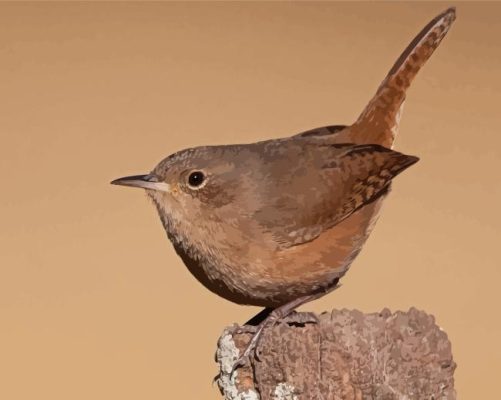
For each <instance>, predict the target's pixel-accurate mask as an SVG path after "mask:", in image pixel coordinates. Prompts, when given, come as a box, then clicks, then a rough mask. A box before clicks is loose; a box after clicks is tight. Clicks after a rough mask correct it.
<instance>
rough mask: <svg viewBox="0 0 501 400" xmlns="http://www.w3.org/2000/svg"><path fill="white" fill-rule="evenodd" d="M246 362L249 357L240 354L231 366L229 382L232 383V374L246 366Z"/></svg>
mask: <svg viewBox="0 0 501 400" xmlns="http://www.w3.org/2000/svg"><path fill="white" fill-rule="evenodd" d="M247 361H250V360H249V356H248V355H246V354H245V353H244V354H242V355H241V356H240V357H238V359H237V361H235V363H234V364H233V367H232V368H231V371H230V381H233V379H234V376H233V374H234V373H235V372H236V371H237V369H238V368H240V367H243V366H245V364H247Z"/></svg>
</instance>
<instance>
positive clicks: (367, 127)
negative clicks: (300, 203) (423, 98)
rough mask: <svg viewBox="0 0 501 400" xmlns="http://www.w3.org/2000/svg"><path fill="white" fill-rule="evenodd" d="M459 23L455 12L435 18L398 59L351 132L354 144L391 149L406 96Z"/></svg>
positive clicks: (451, 9)
mask: <svg viewBox="0 0 501 400" xmlns="http://www.w3.org/2000/svg"><path fill="white" fill-rule="evenodd" d="M455 19H456V10H455V8H453V7H452V8H449V9H447V10H445V11H444V12H442V13H441V14H439V15H437V16H436V17H435V18H433V19H432V20H431V21H430V22H429V23H428V24H427V25H426V26H425V27H424V28H423V29H422V30H421V32H419V34H418V35H417V36H416V37H415V38H414V40H413V41H412V42H411V43H410V44H409V45H408V46H407V48H406V49H405V50H404V52H403V53H402V54H401V55H400V57H399V58H398V59H397V61H396V62H395V64H394V65H393V67H392V68H391V69H390V71H389V72H388V75H387V76H386V78H385V79H384V80H383V82H382V83H381V85H380V86H379V88H378V89H377V91H376V94H375V95H374V97H373V98H372V99H371V101H370V102H369V103H368V104H367V106H366V107H365V109H364V110H363V111H362V113H361V114H360V116H359V117H358V119H357V120H356V122H355V123H354V124H353V125H351V126H350V127H349V128H348V129H347V132H346V133H347V134H348V136H349V139H350V142H351V143H357V144H364V143H375V144H380V145H383V146H385V147H391V146H392V144H393V141H394V139H395V136H396V134H397V132H398V126H399V120H400V115H401V112H402V107H403V104H404V100H405V92H406V90H407V89H408V88H409V86H410V84H411V82H412V80H413V79H414V77H415V76H416V74H417V73H418V71H419V70H420V69H421V67H422V66H423V65H424V64H425V63H426V61H427V60H428V59H429V58H430V56H431V55H432V54H433V52H434V51H435V49H436V48H437V47H438V46H439V44H440V42H441V41H442V39H443V38H444V37H445V35H446V34H447V32H448V31H449V28H450V27H451V25H452V23H453V22H454V20H455Z"/></svg>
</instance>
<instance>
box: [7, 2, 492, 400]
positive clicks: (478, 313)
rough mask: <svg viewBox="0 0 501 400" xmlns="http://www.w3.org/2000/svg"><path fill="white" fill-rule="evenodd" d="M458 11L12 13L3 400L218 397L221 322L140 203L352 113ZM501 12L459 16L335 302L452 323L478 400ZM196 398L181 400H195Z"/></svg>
mask: <svg viewBox="0 0 501 400" xmlns="http://www.w3.org/2000/svg"><path fill="white" fill-rule="evenodd" d="M448 5H449V4H444V3H434V4H431V3H427V4H425V3H420V4H396V3H394V4H389V3H386V4H363V3H359V4H353V5H350V4H334V3H330V4H328V3H323V4H314V3H309V4H295V3H275V4H265V3H261V4H249V3H247V4H246V3H238V4H236V3H235V4H229V3H227V4H209V3H205V4H193V3H185V4H167V3H164V4H144V3H143V4H140V3H136V4H117V3H115V4H19V3H18V4H1V5H0V57H1V58H0V93H1V95H0V96H1V99H2V100H1V107H0V135H1V137H0V138H1V142H0V143H1V144H0V146H1V147H0V153H1V154H0V176H1V179H0V184H1V192H0V193H1V196H0V221H1V230H0V245H1V253H0V323H1V329H0V398H1V399H6V400H20V399H22V400H32V399H37V400H45V399H47V400H68V399H71V400H80V399H81V400H89V399H93V400H109V399H121V400H129V399H130V400H133V399H134V400H137V399H148V400H155V399H170V398H178V399H218V398H219V394H218V391H217V389H216V387H215V386H212V385H211V379H212V377H213V376H214V375H215V374H216V365H215V364H214V362H213V354H214V350H215V342H216V339H217V338H218V335H219V333H220V331H221V330H222V328H223V327H224V326H225V325H227V324H231V323H232V322H234V321H239V322H243V321H245V320H246V319H247V318H249V317H250V316H251V315H252V314H253V313H255V312H256V311H258V310H257V309H256V308H251V307H242V306H238V305H234V304H231V303H229V302H227V301H225V300H222V299H220V298H218V297H216V296H215V295H213V294H212V293H210V292H208V291H207V290H206V289H205V288H203V287H202V286H201V285H200V284H199V283H198V282H196V281H195V279H194V278H192V277H191V276H190V275H189V273H188V271H187V270H186V269H185V267H184V266H183V265H182V263H181V261H180V260H179V259H178V258H177V256H176V255H175V253H174V251H173V249H172V247H171V245H170V243H169V242H168V240H167V238H166V236H165V234H164V232H163V230H162V228H161V224H160V222H159V221H158V220H157V216H156V212H155V210H154V209H153V207H152V206H151V204H149V202H148V201H147V200H146V198H145V196H144V194H143V193H141V192H140V191H139V190H132V189H127V188H122V187H113V186H110V185H109V181H110V180H111V179H113V178H116V177H119V176H123V175H129V174H136V173H144V172H148V171H149V170H150V169H151V168H152V167H153V166H154V165H155V164H156V162H158V161H159V160H160V159H162V158H163V157H164V156H166V155H168V154H169V153H172V152H174V151H176V150H179V149H182V148H185V147H189V146H195V145H201V144H223V143H228V142H248V141H256V140H260V139H265V138H269V137H280V136H285V135H289V134H293V133H296V132H299V131H301V130H305V129H308V128H313V127H316V126H320V125H326V124H332V123H347V122H351V121H352V120H353V119H354V118H355V117H356V116H357V115H358V113H359V112H360V111H361V109H362V107H363V106H364V104H365V102H366V101H367V100H368V99H369V98H370V97H371V96H372V94H373V92H374V91H375V89H376V87H377V85H378V84H379V82H380V80H381V79H382V78H383V77H384V75H385V74H386V72H387V70H388V69H389V67H390V66H391V65H392V63H393V62H394V60H395V59H396V57H397V56H398V55H399V53H400V51H401V50H403V48H404V47H405V46H406V45H407V43H408V42H409V41H410V40H411V39H412V37H413V35H414V34H416V33H417V32H418V31H419V30H420V29H421V27H422V26H424V24H426V23H427V22H428V20H430V19H431V18H432V17H433V16H434V15H435V14H437V13H438V12H440V11H442V10H443V9H444V8H445V7H447V6H448ZM500 37H501V4H468V3H459V4H458V20H457V21H456V23H455V25H454V26H453V28H452V30H451V32H450V33H449V35H448V37H447V38H446V39H445V40H444V42H443V43H442V46H441V47H440V48H439V49H438V50H437V52H436V53H435V54H434V56H433V57H432V59H431V61H430V62H429V64H428V65H426V67H425V68H424V70H423V71H422V72H421V74H420V75H419V76H418V77H417V79H416V81H415V82H414V86H413V87H412V89H411V90H410V92H409V95H408V100H407V103H406V107H405V112H404V117H403V119H402V125H401V131H400V133H401V136H400V138H399V139H398V141H397V149H399V150H402V151H404V152H407V153H410V154H416V155H419V156H420V157H421V161H420V163H418V164H417V166H415V167H412V168H411V169H410V170H409V171H406V172H405V173H404V174H403V175H402V176H400V177H398V178H397V180H396V182H395V185H394V190H393V193H392V195H391V197H390V198H389V199H388V200H387V201H386V204H385V207H384V210H383V213H382V215H381V218H380V221H379V223H378V225H377V227H376V229H375V231H374V233H373V235H372V237H371V239H370V240H369V242H368V244H367V246H366V248H365V249H364V251H363V252H362V254H361V255H360V257H359V258H358V259H357V260H356V262H355V263H354V265H353V267H352V269H351V272H350V273H349V274H348V275H347V276H346V277H345V278H344V279H343V284H344V285H343V287H342V289H341V290H339V291H337V292H336V293H335V294H332V295H329V296H327V297H325V298H323V299H321V300H319V301H316V302H314V303H312V304H310V305H308V306H306V307H305V308H306V309H310V310H315V311H322V310H328V309H331V308H333V307H336V308H343V307H347V308H358V309H360V310H363V311H367V312H370V311H376V310H380V309H381V308H383V307H389V308H391V309H393V310H398V309H401V310H406V309H408V308H409V307H411V306H415V307H418V308H420V309H424V310H427V311H429V312H432V313H433V314H435V316H436V318H437V321H438V323H439V324H440V325H441V326H442V327H443V328H444V329H445V330H446V331H447V332H448V334H449V337H450V338H451V340H452V343H453V350H454V355H455V359H456V361H457V363H458V368H457V373H456V377H457V389H458V392H459V394H460V396H461V398H464V399H474V398H482V397H486V398H487V397H488V395H489V393H490V394H491V395H493V396H495V393H498V392H499V385H498V380H499V371H500V368H501V347H500V346H499V338H500V335H501V320H500V317H499V315H501V313H500V311H499V307H500V301H499V300H500V285H501V268H500V262H499V261H500V259H499V255H498V254H499V250H500V233H501V232H500V230H501V229H500V225H501V221H500V219H501V218H500V212H499V205H500V202H501V185H500V184H499V183H500V175H499V171H500V168H501V156H500V153H501V150H500V145H501V133H500V131H499V126H500V118H499V111H498V110H499V107H500V104H501V95H500V93H501V79H500V77H499V71H500V69H501V45H500V39H499V38H500ZM174 395H175V396H174Z"/></svg>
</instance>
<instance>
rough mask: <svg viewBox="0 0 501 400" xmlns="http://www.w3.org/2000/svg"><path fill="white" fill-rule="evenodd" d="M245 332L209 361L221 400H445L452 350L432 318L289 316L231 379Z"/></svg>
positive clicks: (232, 334) (230, 337)
mask: <svg viewBox="0 0 501 400" xmlns="http://www.w3.org/2000/svg"><path fill="white" fill-rule="evenodd" d="M251 336H252V328H250V329H248V328H247V327H238V326H236V325H235V326H233V327H229V328H226V329H225V330H224V332H223V334H222V336H221V338H220V339H219V342H218V349H217V353H216V360H217V362H218V363H219V366H220V373H219V376H218V379H217V382H218V386H219V388H220V389H221V393H222V394H223V395H224V396H225V398H226V399H228V400H259V399H261V400H313V399H319V400H320V399H325V400H352V399H353V400H355V399H357V400H358V399H384V400H386V399H388V400H389V399H409V400H411V399H419V400H424V399H429V400H432V399H434V400H439V399H440V400H452V399H455V398H456V394H455V390H454V377H453V374H454V369H455V367H456V364H455V363H454V361H453V359H452V353H451V344H450V342H449V340H448V338H447V335H446V333H445V332H444V331H442V330H441V329H440V328H439V327H438V326H437V325H436V324H435V319H434V317H433V316H431V315H429V314H426V313H425V312H423V311H418V310H416V309H414V308H411V309H410V310H409V311H408V312H401V311H398V312H395V313H393V314H392V313H391V312H390V311H389V310H387V309H385V310H383V311H382V312H380V313H373V314H363V313H361V312H360V311H357V310H352V311H349V310H341V311H338V310H334V311H332V313H322V314H320V315H319V316H317V318H311V314H308V313H294V314H292V315H291V316H290V317H288V318H286V319H284V320H283V321H281V322H279V323H277V324H276V325H275V326H274V327H273V328H269V329H267V330H266V331H265V332H264V333H263V337H262V338H261V340H260V342H259V345H258V349H257V352H258V356H259V358H258V359H256V358H252V359H251V360H250V364H248V365H246V366H245V367H242V368H239V369H238V370H237V371H236V373H234V374H233V379H231V377H230V371H231V368H232V365H233V363H234V362H235V360H236V359H237V357H238V354H239V353H240V352H242V351H243V350H244V349H245V346H246V344H247V343H248V342H249V340H250V338H251Z"/></svg>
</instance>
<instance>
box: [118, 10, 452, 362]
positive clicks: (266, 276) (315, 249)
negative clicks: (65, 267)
mask: <svg viewBox="0 0 501 400" xmlns="http://www.w3.org/2000/svg"><path fill="white" fill-rule="evenodd" d="M454 19H455V11H454V9H448V10H446V11H445V12H443V13H442V14H440V15H439V16H437V17H436V18H434V19H433V20H432V21H431V22H430V23H429V24H428V25H427V26H426V27H425V28H424V29H423V30H422V31H421V32H420V33H419V34H418V36H417V37H416V38H415V39H414V40H413V41H412V42H411V44H410V45H409V46H408V47H407V49H406V50H405V51H404V52H403V54H402V55H401V56H400V58H399V59H398V60H397V62H396V63H395V65H394V66H393V67H392V68H391V70H390V72H389V73H388V75H387V76H386V78H385V79H384V81H383V82H382V84H381V85H380V87H379V88H378V90H377V92H376V94H375V96H374V97H373V99H372V100H371V101H370V102H369V104H368V105H367V107H366V108H365V110H364V111H363V112H362V114H361V115H360V117H359V118H358V119H357V121H356V122H355V123H354V124H353V125H351V126H329V127H322V128H317V129H313V130H310V131H307V132H303V133H301V134H298V135H294V136H291V137H288V138H282V139H274V140H268V141H263V142H258V143H251V144H240V145H226V146H205V147H197V148H192V149H187V150H182V151H180V152H178V153H175V154H173V155H171V156H169V157H167V158H166V159H164V160H163V161H162V162H160V164H158V165H157V166H156V167H155V168H154V169H153V171H152V172H151V173H150V174H148V175H142V176H134V177H126V178H121V179H118V180H116V181H114V182H113V183H115V184H120V185H127V186H136V187H142V188H145V189H146V190H147V192H148V196H149V197H150V198H151V199H152V200H153V202H154V203H155V205H156V208H157V210H158V213H159V215H160V218H161V220H162V223H163V225H164V227H165V230H166V232H167V234H168V236H169V239H170V240H171V241H172V243H173V245H174V248H175V249H176V251H177V253H178V254H179V255H180V256H181V258H182V259H183V261H184V263H185V264H186V265H187V267H188V268H189V269H190V271H191V272H192V273H193V275H194V276H195V277H196V278H197V279H198V280H199V281H200V282H202V283H203V284H204V285H205V286H206V287H207V288H209V289H210V290H211V291H213V292H214V293H217V294H218V295H220V296H222V297H224V298H226V299H228V300H231V301H234V302H237V303H241V304H251V305H258V306H264V307H269V308H273V309H275V311H273V312H272V313H271V315H270V316H269V317H268V319H267V320H265V323H266V322H268V321H270V320H271V319H272V318H271V317H273V318H277V317H280V316H283V315H285V314H287V313H288V312H290V310H291V309H293V308H294V307H296V306H298V305H300V304H302V303H304V302H306V301H309V300H312V299H314V298H317V297H319V296H321V295H323V294H325V293H327V292H328V291H329V290H332V289H333V288H334V287H335V286H336V284H337V282H338V280H339V278H340V277H342V276H343V275H344V274H345V273H346V271H347V270H348V268H349V266H350V264H351V262H352V261H353V259H354V258H355V257H356V255H357V254H358V253H359V252H360V250H361V248H362V246H363V244H364V243H365V241H366V239H367V237H368V235H369V233H370V232H371V229H372V227H373V226H374V223H375V221H376V219H377V216H378V212H379V210H380V207H381V203H382V201H383V199H384V197H385V196H386V195H387V193H388V192H389V190H390V185H391V181H392V179H393V178H394V177H395V176H396V175H398V174H399V173H400V172H402V171H403V170H405V169H406V168H408V167H409V166H410V165H412V164H414V163H415V162H416V161H417V160H418V159H417V157H413V156H408V155H405V154H402V153H399V152H396V151H393V150H391V149H390V148H389V147H391V146H392V144H393V140H394V138H395V134H396V132H397V130H398V124H399V118H400V112H401V108H402V104H403V101H404V99H405V91H406V89H407V88H408V87H409V85H410V83H411V80H412V79H413V78H414V76H415V75H416V73H417V72H418V70H419V68H420V67H421V66H422V65H423V64H424V63H425V62H426V60H427V59H428V58H429V57H430V56H431V54H432V52H433V51H434V50H435V49H436V48H437V46H438V45H439V43H440V41H441V40H442V39H443V37H444V36H445V34H446V33H447V31H448V29H449V27H450V25H451V24H452V22H453V21H454ZM383 146H384V147H383ZM265 323H263V324H262V325H261V329H262V327H264V325H265ZM259 332H260V331H259ZM258 335H259V333H258V334H257V337H258ZM257 337H256V339H257ZM255 342H256V341H255V340H253V342H252V343H251V345H250V347H252V346H253V345H255ZM249 351H250V350H249ZM246 353H247V354H248V351H247V352H246ZM244 355H246V354H244Z"/></svg>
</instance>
